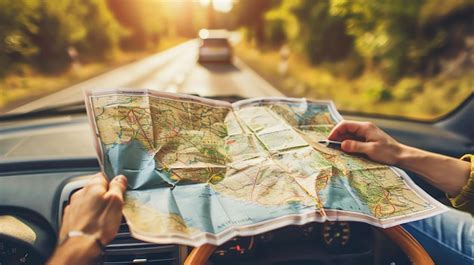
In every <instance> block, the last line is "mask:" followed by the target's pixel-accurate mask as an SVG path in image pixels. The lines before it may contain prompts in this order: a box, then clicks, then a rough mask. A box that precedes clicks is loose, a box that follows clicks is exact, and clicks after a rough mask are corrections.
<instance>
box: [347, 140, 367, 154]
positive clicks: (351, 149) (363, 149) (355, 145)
mask: <svg viewBox="0 0 474 265" xmlns="http://www.w3.org/2000/svg"><path fill="white" fill-rule="evenodd" d="M371 145H372V143H367V142H360V141H354V140H344V141H343V142H342V144H341V149H342V151H344V152H347V153H363V154H369V152H370V150H371Z"/></svg>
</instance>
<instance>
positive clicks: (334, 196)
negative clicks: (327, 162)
mask: <svg viewBox="0 0 474 265" xmlns="http://www.w3.org/2000/svg"><path fill="white" fill-rule="evenodd" d="M319 196H320V197H321V198H322V200H323V201H324V208H325V209H337V210H345V211H352V212H358V213H365V214H370V210H369V207H368V206H367V204H365V203H362V202H361V200H359V199H358V197H357V194H356V193H355V191H353V189H352V188H351V187H350V185H349V182H348V178H347V177H345V176H333V177H332V178H331V180H330V181H329V183H328V185H327V187H326V188H325V189H323V190H321V191H320V192H319Z"/></svg>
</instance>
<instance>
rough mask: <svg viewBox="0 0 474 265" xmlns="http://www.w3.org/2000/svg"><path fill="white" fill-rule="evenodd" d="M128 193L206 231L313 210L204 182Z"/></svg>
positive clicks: (158, 209) (192, 226) (189, 225)
mask: <svg viewBox="0 0 474 265" xmlns="http://www.w3.org/2000/svg"><path fill="white" fill-rule="evenodd" d="M127 194H130V195H131V196H133V197H134V198H136V199H138V200H139V201H140V203H144V204H145V203H146V204H147V206H149V207H152V208H154V209H156V210H157V211H158V212H161V213H164V214H166V213H175V214H178V215H180V216H181V217H182V218H183V219H184V221H185V222H186V225H187V226H188V227H190V228H197V229H199V230H200V231H204V232H209V233H219V232H221V231H223V230H225V229H227V228H229V227H232V226H242V225H249V224H255V223H259V222H262V221H265V220H269V219H273V218H276V217H281V216H287V215H288V214H301V213H307V212H313V211H315V208H314V207H313V206H304V205H301V204H298V203H291V204H288V205H284V206H268V207H267V206H262V205H258V204H256V203H252V202H245V201H240V200H236V199H232V198H229V197H226V196H223V195H221V194H219V193H217V192H216V191H215V190H214V189H212V187H211V185H210V184H206V183H199V184H190V185H179V186H176V188H174V189H173V190H171V189H169V188H156V189H148V190H141V191H130V192H128V193H127Z"/></svg>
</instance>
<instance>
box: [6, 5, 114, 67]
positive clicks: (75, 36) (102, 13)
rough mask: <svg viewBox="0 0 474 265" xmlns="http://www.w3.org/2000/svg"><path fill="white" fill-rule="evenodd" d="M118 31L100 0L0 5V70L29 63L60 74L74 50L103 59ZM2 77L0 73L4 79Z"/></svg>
mask: <svg viewBox="0 0 474 265" xmlns="http://www.w3.org/2000/svg"><path fill="white" fill-rule="evenodd" d="M120 36H121V28H120V26H119V24H118V23H117V22H116V20H115V19H114V18H113V16H112V15H111V13H110V11H109V10H108V8H107V6H106V4H105V2H104V1H101V0H67V1H44V0H15V1H9V0H0V51H1V53H0V67H1V69H6V70H8V69H10V68H11V67H12V66H14V65H13V64H14V63H22V62H23V63H29V64H31V63H35V64H37V65H38V66H40V69H42V70H45V71H55V70H59V69H63V68H64V66H65V65H67V64H68V63H69V61H70V60H71V58H69V55H68V52H67V51H68V48H70V47H76V48H77V49H78V50H79V54H80V56H81V57H94V58H104V57H106V56H107V55H108V54H109V53H112V52H114V50H115V49H116V48H117V45H118V41H119V38H120ZM4 73H5V72H3V74H4Z"/></svg>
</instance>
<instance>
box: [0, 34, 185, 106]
mask: <svg viewBox="0 0 474 265" xmlns="http://www.w3.org/2000/svg"><path fill="white" fill-rule="evenodd" d="M186 40H187V39H184V38H168V39H164V40H162V41H161V42H160V44H159V45H158V46H157V47H156V48H154V49H151V50H148V51H141V52H118V53H117V54H116V55H115V56H114V58H113V59H111V60H109V61H103V62H92V63H85V64H82V65H81V66H80V67H77V68H76V69H74V68H73V67H71V68H70V69H67V70H65V71H64V72H63V73H60V74H55V75H47V74H42V73H39V72H36V71H34V70H33V69H32V68H31V67H30V66H28V65H25V66H23V67H22V71H21V72H22V73H21V74H19V73H11V74H9V75H7V76H6V77H5V78H3V79H1V80H0V113H2V112H6V111H8V110H9V109H13V108H15V107H17V106H19V105H21V104H24V103H26V102H29V101H31V100H34V99H36V98H39V97H41V96H44V95H47V94H50V93H53V92H55V91H58V90H61V89H64V88H66V87H69V86H71V85H74V84H76V83H79V82H81V81H84V80H87V79H89V78H92V77H94V76H97V75H99V74H102V73H105V72H107V71H110V70H112V69H114V68H116V67H119V66H121V65H125V64H127V63H130V62H133V61H136V60H139V59H141V58H144V57H146V56H148V55H150V54H153V53H156V52H160V51H163V50H165V49H167V48H170V47H173V46H175V45H177V44H179V43H181V42H184V41H186Z"/></svg>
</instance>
